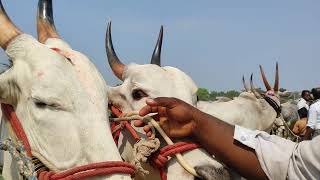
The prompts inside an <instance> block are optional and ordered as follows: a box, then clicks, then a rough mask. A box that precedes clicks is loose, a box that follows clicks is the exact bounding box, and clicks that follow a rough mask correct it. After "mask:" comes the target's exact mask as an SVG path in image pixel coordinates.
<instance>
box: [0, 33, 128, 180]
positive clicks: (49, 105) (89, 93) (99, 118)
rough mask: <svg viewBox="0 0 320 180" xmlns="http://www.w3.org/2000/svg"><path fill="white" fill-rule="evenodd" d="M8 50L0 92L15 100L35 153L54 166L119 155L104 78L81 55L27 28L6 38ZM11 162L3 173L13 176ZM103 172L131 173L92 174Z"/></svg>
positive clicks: (59, 168) (63, 167) (57, 168)
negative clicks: (27, 31) (38, 37)
mask: <svg viewBox="0 0 320 180" xmlns="http://www.w3.org/2000/svg"><path fill="white" fill-rule="evenodd" d="M49 47H55V48H59V49H61V50H62V51H64V52H65V53H66V56H67V57H68V58H69V60H67V59H66V58H65V57H64V56H62V55H60V54H58V53H57V52H55V51H53V50H51V49H50V48H49ZM6 53H7V54H8V56H9V57H10V58H11V59H12V62H13V66H12V67H11V68H10V69H8V70H7V71H6V72H4V73H3V74H1V75H0V81H1V84H0V86H1V87H0V90H1V93H0V94H1V98H2V99H3V100H4V101H5V102H9V103H10V104H13V105H14V107H15V110H16V113H17V116H18V117H19V118H20V121H21V124H22V126H23V129H24V131H25V132H26V134H27V137H28V139H29V142H30V145H31V148H32V154H33V155H34V156H35V157H37V158H38V159H39V160H41V161H42V162H43V163H44V164H45V165H46V166H47V167H49V168H50V169H51V170H53V171H62V170H66V169H69V168H72V167H75V166H79V165H85V164H88V163H93V162H102V161H122V160H121V157H120V155H119V153H118V150H117V147H116V146H115V144H114V142H113V139H112V136H111V132H110V128H109V123H108V122H109V121H108V117H107V112H106V109H105V108H106V107H107V103H108V102H107V99H106V98H105V93H106V84H105V81H104V80H103V78H102V76H101V74H100V73H99V72H98V71H97V69H96V67H95V66H94V65H93V64H92V63H91V62H90V60H89V59H88V58H87V57H86V56H85V55H83V54H81V53H79V52H77V51H74V50H72V49H71V48H70V47H69V45H67V44H66V43H65V42H63V41H62V40H60V39H48V40H47V41H46V43H45V45H44V44H41V43H39V42H38V41H37V40H35V39H34V38H33V37H31V36H29V35H26V34H22V35H19V36H18V37H16V38H15V39H14V40H13V41H12V42H10V44H9V46H8V47H7V50H6ZM6 90H9V91H6ZM9 166H10V162H9V163H7V164H5V167H4V171H5V172H4V176H5V179H6V180H11V179H12V180H16V179H17V177H16V173H17V170H16V169H12V168H11V167H9ZM10 170H11V171H10ZM106 178H112V179H130V176H129V175H121V174H118V175H111V176H106V177H99V178H97V177H96V178H93V179H106Z"/></svg>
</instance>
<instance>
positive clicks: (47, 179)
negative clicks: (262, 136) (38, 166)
mask: <svg viewBox="0 0 320 180" xmlns="http://www.w3.org/2000/svg"><path fill="white" fill-rule="evenodd" d="M1 107H2V110H3V114H4V115H5V117H6V119H7V120H8V121H9V123H10V125H11V127H12V129H13V131H14V133H15V134H16V136H17V138H18V140H19V141H21V145H20V146H19V147H18V148H16V149H17V150H15V149H14V148H12V147H13V146H12V145H10V144H2V146H1V148H2V149H4V150H5V149H6V150H9V152H10V151H11V152H12V156H13V157H15V159H16V160H17V162H18V167H19V173H20V174H21V175H23V176H25V177H27V178H28V180H36V179H37V178H36V177H35V173H34V172H35V171H34V166H33V164H32V161H31V158H30V157H32V153H31V147H30V144H29V141H28V138H27V135H26V134H25V132H24V130H23V127H22V125H21V123H20V121H19V118H18V117H17V115H16V113H15V111H14V109H13V108H12V106H10V105H7V104H1ZM20 154H21V155H20ZM134 172H135V167H134V166H132V165H131V164H129V163H126V162H122V161H112V162H102V163H91V164H88V165H84V166H79V167H75V168H72V169H70V170H66V171H63V172H59V173H56V172H52V171H42V172H40V173H39V174H38V179H39V180H65V179H76V180H80V179H84V178H88V177H93V176H99V175H110V174H130V175H131V176H132V175H133V174H134Z"/></svg>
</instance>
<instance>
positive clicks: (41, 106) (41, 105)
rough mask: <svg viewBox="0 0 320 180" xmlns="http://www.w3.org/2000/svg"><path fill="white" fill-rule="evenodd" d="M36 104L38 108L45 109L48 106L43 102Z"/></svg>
mask: <svg viewBox="0 0 320 180" xmlns="http://www.w3.org/2000/svg"><path fill="white" fill-rule="evenodd" d="M35 104H36V106H37V107H38V108H45V107H46V106H47V104H46V103H44V102H41V101H36V102H35Z"/></svg>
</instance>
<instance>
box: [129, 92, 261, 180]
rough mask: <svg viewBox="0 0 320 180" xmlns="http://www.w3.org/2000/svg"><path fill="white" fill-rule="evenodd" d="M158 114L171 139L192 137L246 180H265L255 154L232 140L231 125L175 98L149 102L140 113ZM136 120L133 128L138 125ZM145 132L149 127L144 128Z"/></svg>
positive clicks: (139, 124)
mask: <svg viewBox="0 0 320 180" xmlns="http://www.w3.org/2000/svg"><path fill="white" fill-rule="evenodd" d="M153 112H157V113H158V118H159V123H160V125H161V127H162V128H163V129H164V131H165V132H166V133H167V134H168V135H169V136H171V137H185V136H193V137H195V138H196V139H197V140H198V141H199V143H200V144H201V145H202V147H204V148H205V149H206V150H207V151H208V152H209V153H211V154H213V155H215V156H216V157H217V158H218V159H220V160H221V161H222V162H224V163H225V164H226V165H228V166H229V167H231V168H233V169H234V170H236V171H237V172H238V173H239V174H241V175H242V176H244V177H246V178H249V179H267V176H266V174H265V173H264V171H263V170H262V168H261V166H260V164H259V161H258V158H257V156H256V154H255V151H254V150H253V149H251V148H249V147H247V146H244V145H242V144H241V143H239V142H238V141H236V140H234V138H233V136H234V126H232V125H229V124H227V123H225V122H223V121H221V120H219V119H217V118H215V117H213V116H210V115H208V114H206V113H203V112H201V111H199V110H198V109H196V108H194V107H192V106H191V105H189V104H187V103H185V102H183V101H181V100H178V99H174V98H156V99H154V100H148V101H147V106H145V107H144V108H143V109H141V111H140V115H141V116H144V115H146V114H149V113H153ZM141 124H142V122H141V121H137V122H135V125H138V126H141ZM144 129H145V131H147V132H148V129H149V128H148V127H145V128H144Z"/></svg>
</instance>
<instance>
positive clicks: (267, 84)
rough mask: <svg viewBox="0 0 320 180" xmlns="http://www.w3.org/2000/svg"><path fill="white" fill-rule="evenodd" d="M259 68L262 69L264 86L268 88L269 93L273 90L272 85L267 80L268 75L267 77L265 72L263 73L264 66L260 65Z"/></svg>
mask: <svg viewBox="0 0 320 180" xmlns="http://www.w3.org/2000/svg"><path fill="white" fill-rule="evenodd" d="M259 67H260V72H261V77H262V80H263V83H264V86H265V87H266V88H267V90H268V91H269V90H271V86H270V84H269V82H268V80H267V78H266V75H265V73H264V71H263V68H262V66H261V65H259Z"/></svg>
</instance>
